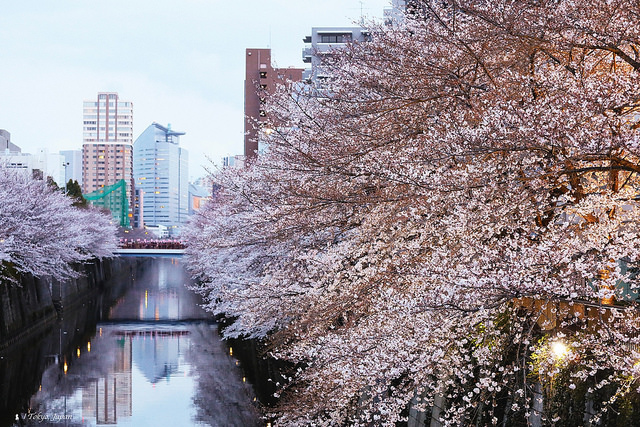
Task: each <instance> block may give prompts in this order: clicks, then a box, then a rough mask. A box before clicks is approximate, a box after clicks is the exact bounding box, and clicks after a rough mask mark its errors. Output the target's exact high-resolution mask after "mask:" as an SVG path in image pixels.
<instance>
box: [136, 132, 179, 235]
mask: <svg viewBox="0 0 640 427" xmlns="http://www.w3.org/2000/svg"><path fill="white" fill-rule="evenodd" d="M181 135H184V132H176V131H174V130H172V129H171V126H170V125H169V126H167V127H164V126H162V125H159V124H158V123H153V124H152V125H150V126H149V127H148V128H147V129H146V130H145V131H144V132H142V134H141V135H140V136H139V137H138V138H137V139H136V142H135V143H134V144H133V151H134V156H133V157H134V159H133V165H134V177H135V186H136V190H137V191H140V192H141V197H140V198H139V203H141V207H142V209H141V211H140V212H142V214H140V215H139V218H138V224H139V225H142V224H144V225H148V226H152V225H153V226H157V225H162V226H165V227H167V228H168V229H169V233H170V234H171V235H177V234H179V231H180V225H182V224H183V223H184V222H185V221H186V220H187V217H188V214H189V155H188V152H187V150H185V149H184V148H181V147H180V145H179V144H180V136H181Z"/></svg>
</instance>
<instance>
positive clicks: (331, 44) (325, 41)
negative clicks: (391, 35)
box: [302, 27, 371, 87]
mask: <svg viewBox="0 0 640 427" xmlns="http://www.w3.org/2000/svg"><path fill="white" fill-rule="evenodd" d="M370 39H371V37H370V35H369V31H368V30H366V29H364V28H362V27H313V28H312V29H311V35H310V36H306V37H305V38H304V39H302V40H303V41H304V43H305V44H307V45H308V46H307V47H305V48H304V49H303V50H302V61H303V62H305V63H307V64H311V68H309V69H306V70H305V71H304V73H303V75H302V78H303V79H304V80H307V81H311V82H314V83H316V85H318V86H319V87H322V86H323V84H324V83H325V82H326V83H328V81H329V80H330V78H331V72H330V71H329V70H328V69H327V67H326V66H325V58H329V57H330V56H331V53H332V51H334V50H335V49H341V48H344V47H345V46H346V44H347V43H351V42H364V41H368V40H370Z"/></svg>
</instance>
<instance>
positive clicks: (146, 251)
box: [115, 248, 184, 257]
mask: <svg viewBox="0 0 640 427" xmlns="http://www.w3.org/2000/svg"><path fill="white" fill-rule="evenodd" d="M115 254H116V255H120V256H172V257H174V256H182V255H183V254H184V249H155V248H154V249H151V248H135V249H134V248H118V249H117V250H116V252H115Z"/></svg>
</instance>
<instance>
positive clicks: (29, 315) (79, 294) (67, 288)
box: [0, 257, 144, 350]
mask: <svg viewBox="0 0 640 427" xmlns="http://www.w3.org/2000/svg"><path fill="white" fill-rule="evenodd" d="M139 262H144V261H143V260H140V259H137V258H133V257H129V258H112V259H103V260H95V261H94V262H92V263H88V264H83V265H79V266H77V268H76V271H78V272H79V273H81V276H80V277H79V278H77V279H69V280H66V281H63V282H61V281H58V280H53V279H51V278H47V277H44V278H37V277H33V276H31V275H29V274H26V275H22V276H21V277H20V283H18V284H16V283H8V282H4V281H0V350H2V349H3V348H6V347H8V346H10V345H12V344H14V343H16V342H17V341H19V340H21V339H22V338H24V337H26V336H28V335H30V334H31V333H33V332H35V331H38V330H40V329H41V328H42V327H43V326H46V325H48V324H50V323H54V322H55V321H56V320H58V319H59V318H60V317H61V315H62V312H63V310H64V309H65V308H71V307H72V306H74V305H75V304H78V303H81V302H82V301H83V300H85V299H86V297H87V296H89V295H92V294H93V293H95V292H97V291H99V290H101V289H102V288H103V286H104V283H105V282H106V281H107V280H110V279H112V278H114V277H117V276H119V275H130V274H131V270H132V268H133V266H134V265H135V264H136V263H139Z"/></svg>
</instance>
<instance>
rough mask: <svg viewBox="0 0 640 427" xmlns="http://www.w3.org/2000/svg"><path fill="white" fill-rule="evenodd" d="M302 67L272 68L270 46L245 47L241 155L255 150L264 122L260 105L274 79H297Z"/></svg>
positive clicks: (262, 104)
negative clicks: (265, 47) (242, 146)
mask: <svg viewBox="0 0 640 427" xmlns="http://www.w3.org/2000/svg"><path fill="white" fill-rule="evenodd" d="M302 72H303V69H302V68H273V67H272V66H271V49H247V51H246V73H245V80H244V120H245V122H244V156H245V159H247V160H250V159H252V158H255V157H256V156H257V153H258V147H259V142H260V130H261V126H262V125H263V124H264V123H265V122H266V121H267V113H266V111H265V108H264V104H265V102H266V100H267V97H268V96H269V94H270V93H272V91H273V90H274V89H275V86H276V84H277V83H278V82H285V81H291V82H299V81H301V80H302Z"/></svg>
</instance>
